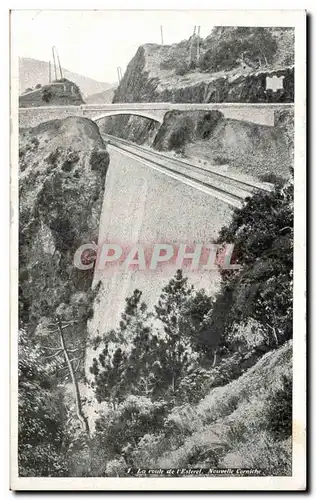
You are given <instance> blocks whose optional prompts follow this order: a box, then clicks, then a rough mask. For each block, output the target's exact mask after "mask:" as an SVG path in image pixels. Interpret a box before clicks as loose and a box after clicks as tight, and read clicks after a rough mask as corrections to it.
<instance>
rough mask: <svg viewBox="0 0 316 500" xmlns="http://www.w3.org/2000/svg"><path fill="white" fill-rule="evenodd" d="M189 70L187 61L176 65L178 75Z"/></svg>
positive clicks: (182, 74)
mask: <svg viewBox="0 0 316 500" xmlns="http://www.w3.org/2000/svg"><path fill="white" fill-rule="evenodd" d="M189 71H190V66H189V64H188V63H182V64H179V65H178V66H177V67H176V75H178V76H184V75H186V74H187V73H188V72H189Z"/></svg>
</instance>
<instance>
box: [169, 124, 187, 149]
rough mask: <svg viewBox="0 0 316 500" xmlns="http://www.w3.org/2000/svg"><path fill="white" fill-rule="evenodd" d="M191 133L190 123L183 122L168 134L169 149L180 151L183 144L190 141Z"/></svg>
mask: <svg viewBox="0 0 316 500" xmlns="http://www.w3.org/2000/svg"><path fill="white" fill-rule="evenodd" d="M191 132H192V123H191V121H189V120H187V121H183V122H182V123H180V124H179V125H178V126H177V127H176V128H175V129H174V130H173V131H172V132H171V134H170V136H169V141H168V148H169V149H181V147H182V146H184V144H185V143H186V142H187V141H188V140H190V135H191Z"/></svg>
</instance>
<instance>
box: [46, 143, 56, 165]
mask: <svg viewBox="0 0 316 500" xmlns="http://www.w3.org/2000/svg"><path fill="white" fill-rule="evenodd" d="M59 157H60V151H59V149H58V148H57V149H55V151H52V152H51V153H49V155H48V156H47V157H46V158H45V161H46V163H48V164H49V165H51V166H52V167H57V161H58V159H59Z"/></svg>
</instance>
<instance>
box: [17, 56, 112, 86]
mask: <svg viewBox="0 0 316 500" xmlns="http://www.w3.org/2000/svg"><path fill="white" fill-rule="evenodd" d="M62 71H63V76H64V77H65V78H67V79H68V80H70V81H72V82H74V83H75V84H76V85H78V86H79V87H80V89H81V92H82V93H83V95H84V96H88V95H90V94H94V93H96V92H102V91H103V90H107V89H108V88H110V87H112V86H113V84H111V83H106V82H98V81H96V80H93V79H92V78H88V77H86V76H83V75H79V74H78V73H74V72H72V71H68V70H67V69H64V68H62ZM48 74H49V69H48V62H46V61H39V60H37V59H32V58H29V57H20V58H19V89H20V90H19V92H20V93H22V92H24V91H25V90H26V89H28V88H32V89H33V88H35V86H36V85H37V84H38V83H40V84H41V85H46V84H47V83H49V82H48ZM53 76H54V75H53Z"/></svg>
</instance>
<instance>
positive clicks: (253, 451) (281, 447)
mask: <svg viewBox="0 0 316 500" xmlns="http://www.w3.org/2000/svg"><path fill="white" fill-rule="evenodd" d="M291 462H292V448H291V443H290V440H288V441H284V442H282V443H281V442H280V443H278V442H275V441H274V440H273V439H272V438H271V435H269V433H267V432H264V431H263V432H255V433H253V434H252V436H250V437H249V439H247V441H245V442H240V444H239V446H238V447H236V448H235V449H234V450H233V451H231V452H230V453H228V454H227V455H226V456H225V457H224V458H223V459H222V461H221V463H220V467H241V468H254V469H260V470H262V471H263V473H264V474H265V475H268V476H288V475H290V474H291Z"/></svg>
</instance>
